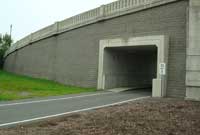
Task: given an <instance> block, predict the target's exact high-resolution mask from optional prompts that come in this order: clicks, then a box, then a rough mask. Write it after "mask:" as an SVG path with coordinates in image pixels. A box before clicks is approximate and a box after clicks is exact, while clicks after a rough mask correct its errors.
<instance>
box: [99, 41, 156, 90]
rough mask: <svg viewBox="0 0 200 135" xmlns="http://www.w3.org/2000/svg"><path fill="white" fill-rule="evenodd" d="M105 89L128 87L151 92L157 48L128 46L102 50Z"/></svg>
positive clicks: (151, 46)
mask: <svg viewBox="0 0 200 135" xmlns="http://www.w3.org/2000/svg"><path fill="white" fill-rule="evenodd" d="M103 65H104V66H103V68H104V76H105V89H112V88H121V87H130V88H147V89H149V90H150V91H151V90H152V80H153V79H154V78H156V77H157V47H156V46H153V45H147V46H129V47H127V46H126V47H106V48H105V49H104V63H103Z"/></svg>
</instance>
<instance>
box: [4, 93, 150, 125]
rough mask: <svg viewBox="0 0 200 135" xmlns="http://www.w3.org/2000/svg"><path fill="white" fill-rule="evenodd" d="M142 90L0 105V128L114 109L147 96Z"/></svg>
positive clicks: (148, 94)
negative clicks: (108, 108)
mask: <svg viewBox="0 0 200 135" xmlns="http://www.w3.org/2000/svg"><path fill="white" fill-rule="evenodd" d="M150 94H151V93H150V92H147V91H142V90H134V91H126V92H109V91H104V92H95V93H87V94H76V95H68V96H59V97H50V98H42V99H32V100H21V101H15V102H0V127H5V126H13V125H16V124H21V123H25V122H31V121H35V120H41V119H46V118H51V117H56V116H61V115H65V114H71V113H76V112H81V111H88V110H92V109H98V108H102V107H107V106H112V105H117V104H121V103H126V102H129V101H134V100H137V99H141V98H145V97H148V96H150Z"/></svg>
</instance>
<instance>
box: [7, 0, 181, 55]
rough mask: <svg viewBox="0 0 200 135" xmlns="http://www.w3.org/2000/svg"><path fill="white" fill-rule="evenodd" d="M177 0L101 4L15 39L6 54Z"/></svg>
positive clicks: (133, 0) (123, 0)
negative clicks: (37, 42) (91, 25)
mask: <svg viewBox="0 0 200 135" xmlns="http://www.w3.org/2000/svg"><path fill="white" fill-rule="evenodd" d="M173 1H178V0H118V1H115V2H112V3H110V4H107V5H102V6H100V7H98V8H95V9H93V10H90V11H87V12H84V13H82V14H79V15H76V16H73V17H71V18H68V19H65V20H63V21H60V22H56V23H55V24H52V25H49V26H47V27H45V28H43V29H41V30H39V31H36V32H34V33H32V34H30V35H28V36H26V37H25V38H23V39H21V40H19V41H17V42H16V43H15V44H13V45H12V47H11V48H10V49H9V50H8V51H7V53H6V55H8V54H9V53H11V52H13V51H15V50H16V49H20V48H22V47H24V46H26V45H28V44H30V43H32V42H35V41H38V40H41V39H44V38H47V37H49V36H53V35H56V34H59V33H62V32H65V31H68V30H71V29H74V28H78V27H81V26H84V25H88V24H91V23H95V22H98V21H101V20H105V19H108V18H112V17H116V16H120V15H124V14H127V13H130V12H134V11H139V10H142V9H146V8H150V7H154V6H158V5H161V4H165V3H169V2H173Z"/></svg>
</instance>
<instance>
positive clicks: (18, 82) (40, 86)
mask: <svg viewBox="0 0 200 135" xmlns="http://www.w3.org/2000/svg"><path fill="white" fill-rule="evenodd" d="M92 91H95V89H92V88H80V87H72V86H65V85H62V84H59V83H56V82H53V81H49V80H45V79H36V78H31V77H27V76H21V75H16V74H12V73H8V72H5V71H1V70H0V101H3V100H17V99H26V98H33V97H45V96H58V95H65V94H76V93H82V92H92Z"/></svg>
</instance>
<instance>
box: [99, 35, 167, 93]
mask: <svg viewBox="0 0 200 135" xmlns="http://www.w3.org/2000/svg"><path fill="white" fill-rule="evenodd" d="M147 45H151V46H152V45H155V46H156V47H157V78H155V79H153V80H152V81H153V82H152V84H153V87H152V96H153V97H165V96H166V89H167V65H168V48H169V38H168V36H166V35H156V36H144V37H130V38H128V39H126V40H125V39H123V38H116V39H104V40H100V42H99V66H98V84H97V88H98V89H99V90H104V89H105V74H104V69H103V67H104V65H103V64H104V49H105V48H106V47H128V46H147ZM163 63H164V64H165V68H164V69H161V68H162V67H161V65H162V64H163ZM163 70H164V72H165V73H164V74H163V73H162V72H163Z"/></svg>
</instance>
